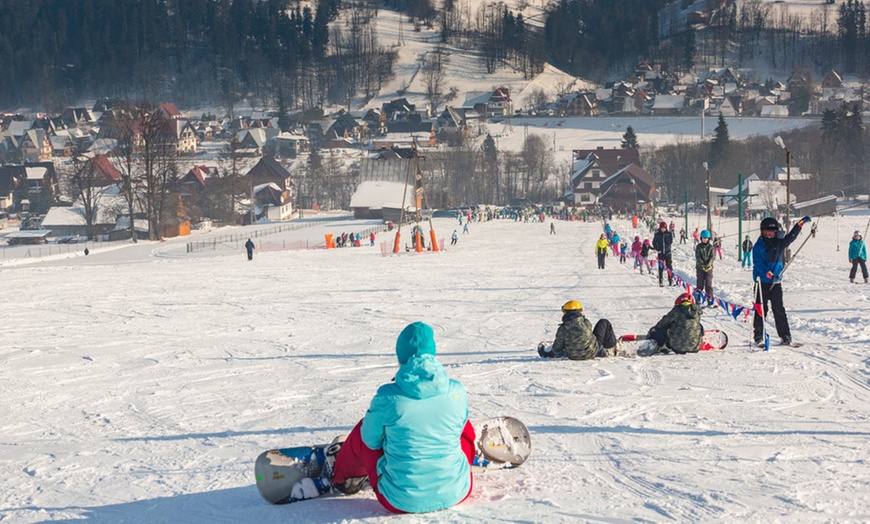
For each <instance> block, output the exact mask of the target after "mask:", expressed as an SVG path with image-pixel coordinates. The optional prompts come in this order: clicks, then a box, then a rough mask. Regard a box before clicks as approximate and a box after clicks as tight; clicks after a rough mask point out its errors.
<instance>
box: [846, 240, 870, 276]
mask: <svg viewBox="0 0 870 524" xmlns="http://www.w3.org/2000/svg"><path fill="white" fill-rule="evenodd" d="M849 263H850V264H852V270H851V271H849V282H851V283H853V284H854V283H855V276H856V275H857V274H858V266H861V275H862V276H863V277H864V283H865V284H866V283H868V278H867V277H868V276H870V275H868V274H867V246H865V245H864V239H863V238H862V237H861V232H860V231H855V234H854V235H852V241H851V242H849Z"/></svg>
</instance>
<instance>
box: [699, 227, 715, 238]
mask: <svg viewBox="0 0 870 524" xmlns="http://www.w3.org/2000/svg"><path fill="white" fill-rule="evenodd" d="M711 236H713V235H711V234H710V232H709V231H707V230H706V229H705V230H703V231H701V238H710V237H711Z"/></svg>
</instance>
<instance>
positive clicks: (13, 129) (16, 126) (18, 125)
mask: <svg viewBox="0 0 870 524" xmlns="http://www.w3.org/2000/svg"><path fill="white" fill-rule="evenodd" d="M32 128H33V120H13V121H12V122H10V123H9V128H8V129H7V131H9V132H10V133H11V134H12V136H24V133H26V132H27V131H29V130H30V129H32Z"/></svg>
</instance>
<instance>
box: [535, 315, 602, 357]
mask: <svg viewBox="0 0 870 524" xmlns="http://www.w3.org/2000/svg"><path fill="white" fill-rule="evenodd" d="M615 349H616V335H614V334H613V326H611V325H610V321H609V320H607V319H604V318H602V319H601V320H599V321H598V322H597V323H596V324H595V327H594V328H593V327H592V323H591V322H589V320H588V319H587V318H586V317H584V316H583V306H582V305H581V304H580V302H577V301H576V300H571V301H569V302H566V303H565V305H564V306H562V323H561V324H559V329H558V330H556V340H555V341H554V342H553V345H552V346H547V344H546V343H545V342H542V343H541V344H539V345H538V354H539V355H541V356H542V357H544V358H556V357H559V358H561V357H568V358H569V359H571V360H589V359H593V358H595V357H606V356H607V355H613V354H615Z"/></svg>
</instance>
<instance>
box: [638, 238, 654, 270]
mask: <svg viewBox="0 0 870 524" xmlns="http://www.w3.org/2000/svg"><path fill="white" fill-rule="evenodd" d="M651 249H652V243H651V242H650V241H649V239H648V238H645V239H643V246H642V247H641V248H640V257H641V259H642V260H641V261H640V274H641V275H642V274H643V268H644V266H646V273H647V275H651V274H652V267H650V265H649V252H650V250H651Z"/></svg>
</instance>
